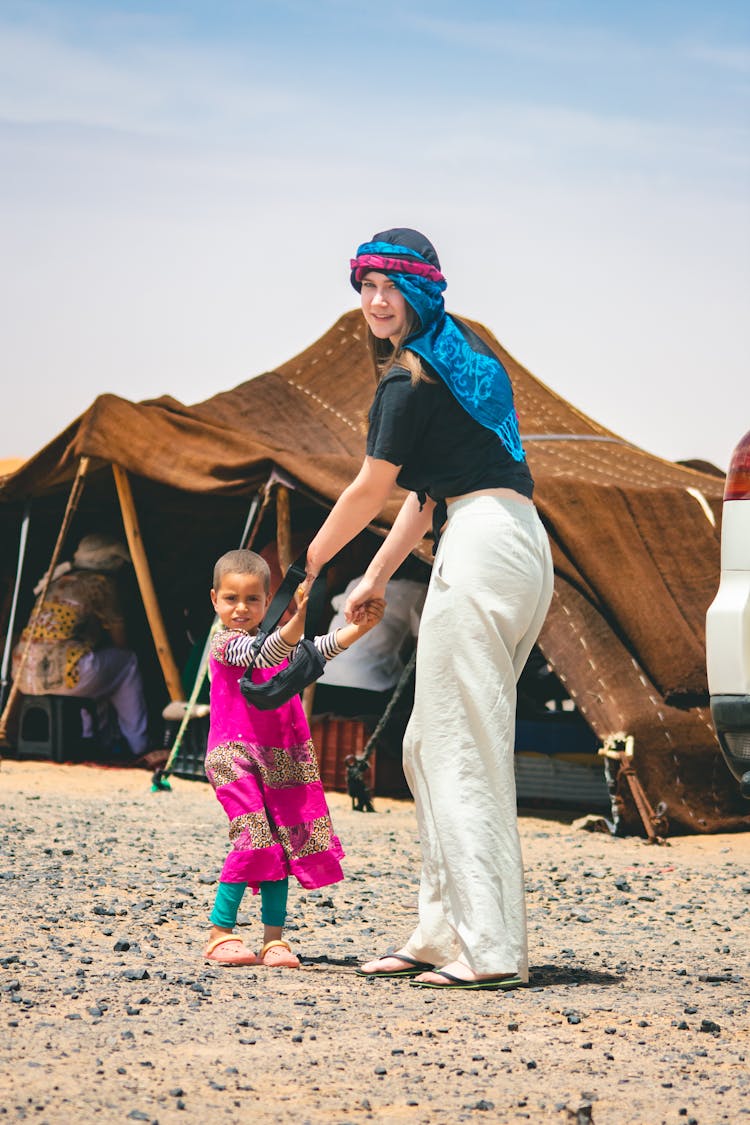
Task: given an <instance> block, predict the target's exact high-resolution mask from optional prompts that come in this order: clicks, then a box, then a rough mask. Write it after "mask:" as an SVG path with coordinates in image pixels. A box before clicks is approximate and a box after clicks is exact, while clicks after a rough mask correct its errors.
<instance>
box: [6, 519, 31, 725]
mask: <svg viewBox="0 0 750 1125" xmlns="http://www.w3.org/2000/svg"><path fill="white" fill-rule="evenodd" d="M30 519H31V501H30V500H28V501H27V502H26V506H25V508H24V510H23V520H22V521H21V534H20V536H19V539H18V565H17V566H16V582H15V586H14V587H13V600H12V602H11V605H10V613H9V615H8V629H7V632H6V635H5V648H4V649H3V663H2V669H1V670H0V708H2V706H3V704H4V703H5V699H6V692H7V689H8V669H9V668H10V654H11V652H12V651H13V630H14V629H15V627H16V610H17V609H18V594H19V591H20V588H21V575H22V574H23V564H24V559H25V558H26V541H27V539H28V536H29V520H30Z"/></svg>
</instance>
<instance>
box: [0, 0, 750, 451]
mask: <svg viewBox="0 0 750 1125" xmlns="http://www.w3.org/2000/svg"><path fill="white" fill-rule="evenodd" d="M749 140H750V6H749V5H748V4H747V3H746V2H744V0H743V2H739V0H738V2H734V0H702V2H697V0H679V2H678V0H674V2H672V0H669V2H661V0H643V2H642V0H630V2H628V3H621V2H619V0H611V2H608V3H602V2H601V0H595V2H594V0H586V2H584V0H523V2H521V0H518V2H507V3H506V2H504V0H462V2H461V3H456V2H455V0H450V2H447V0H409V2H408V3H404V0H378V3H377V4H374V5H373V4H353V3H352V2H351V0H315V3H311V2H310V0H274V2H273V3H269V2H268V0H265V2H259V0H192V2H191V0H132V2H128V3H111V2H108V0H77V2H76V0H39V2H37V0H0V260H1V261H2V268H1V269H0V328H1V331H0V355H1V357H2V372H3V374H2V388H3V390H2V410H0V459H1V458H5V457H13V456H18V457H26V456H30V455H32V454H33V453H35V452H37V451H38V450H39V449H41V448H42V447H43V446H44V445H45V444H46V443H47V442H48V441H50V440H51V439H52V438H53V437H54V436H55V435H56V434H57V433H58V432H59V431H60V430H61V429H63V428H64V427H65V426H66V425H67V424H68V423H69V422H71V421H72V420H73V419H74V418H75V417H76V416H77V415H78V414H79V413H81V412H82V411H83V410H85V409H86V408H87V407H88V406H89V405H90V404H91V402H93V400H94V399H95V397H96V396H97V395H99V394H102V393H105V392H112V393H115V394H118V395H121V396H123V397H125V398H129V399H133V400H140V399H144V398H152V397H156V396H158V395H160V394H171V395H173V396H174V397H176V398H178V399H180V400H181V401H182V402H185V403H195V402H200V401H202V400H203V399H206V398H209V397H210V396H211V395H213V394H215V393H216V392H218V391H221V390H227V389H229V388H231V387H233V386H236V385H237V384H238V383H241V382H243V381H244V380H246V379H249V378H252V377H253V376H255V375H258V374H260V373H262V372H263V371H267V370H270V369H272V368H273V367H274V366H275V365H278V364H280V363H282V362H284V361H286V360H287V359H290V358H291V357H293V356H294V355H296V354H297V353H299V352H301V351H303V350H304V349H305V348H306V347H307V346H309V345H310V344H311V343H313V342H314V341H315V340H316V339H318V338H319V337H320V336H321V335H323V333H324V332H325V331H326V330H327V329H328V328H329V327H330V326H331V325H332V324H333V323H334V321H335V320H336V319H337V318H338V317H339V316H340V315H341V314H342V313H344V312H346V311H347V310H349V309H351V308H353V307H355V306H356V304H357V300H358V299H357V295H356V293H355V292H354V290H353V289H351V287H350V285H349V280H348V261H349V258H350V257H351V256H352V254H353V253H354V252H355V250H356V247H357V245H358V244H359V243H361V242H364V241H367V240H369V239H370V237H371V236H372V235H373V234H374V233H375V232H376V231H379V230H384V229H387V228H389V227H394V226H411V227H416V228H417V229H419V230H421V231H423V232H424V233H425V234H427V235H428V236H429V237H430V238H431V240H432V241H433V242H434V244H435V246H436V247H437V249H438V253H439V255H440V258H441V262H442V266H443V271H444V273H445V275H446V277H447V280H448V288H447V291H446V294H445V299H446V305H447V307H448V309H449V310H450V311H452V312H455V313H457V314H459V315H462V316H467V317H471V318H473V319H476V320H479V321H481V322H482V323H484V324H485V325H486V326H487V327H488V328H490V329H491V330H492V331H493V332H494V334H495V335H496V336H497V337H498V339H500V340H501V342H502V343H503V345H504V346H505V347H506V348H507V349H508V350H509V351H510V352H511V353H512V354H513V355H514V356H515V358H516V359H518V360H519V361H520V362H521V363H523V364H524V365H525V366H526V367H527V368H529V370H531V371H532V372H533V373H534V374H535V375H536V376H537V377H538V378H539V379H541V380H542V381H543V382H544V383H545V384H546V385H547V386H549V387H551V388H552V389H553V390H554V391H556V392H557V393H558V394H561V395H563V396H564V397H565V398H567V399H569V400H570V401H571V402H572V403H573V404H574V405H575V406H577V407H578V408H579V409H580V410H582V411H584V412H585V413H586V414H589V415H590V416H591V417H593V418H595V419H597V420H598V421H600V422H601V423H603V424H604V425H606V426H608V427H609V428H610V429H612V430H614V431H615V432H617V433H619V434H621V435H622V436H623V437H625V438H626V439H628V440H629V441H632V442H635V443H636V444H637V445H639V446H641V447H642V448H644V449H646V450H648V451H649V452H651V453H655V454H657V455H658V456H660V457H664V458H667V459H669V460H683V459H691V458H698V459H703V460H708V461H711V462H713V463H714V464H716V465H718V466H719V467H720V468H722V469H726V468H727V465H728V462H729V459H730V456H731V451H732V449H733V447H734V445H735V444H736V443H737V442H738V441H739V439H740V437H741V436H742V435H743V434H744V433H745V432H746V431H747V430H748V429H749V428H750V143H748V142H749Z"/></svg>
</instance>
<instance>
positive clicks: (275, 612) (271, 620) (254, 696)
mask: <svg viewBox="0 0 750 1125" xmlns="http://www.w3.org/2000/svg"><path fill="white" fill-rule="evenodd" d="M305 559H306V555H300V557H299V558H298V559H297V560H296V562H294V563H292V565H291V566H290V567H289V570H288V571H287V572H286V574H285V576H284V580H283V582H282V583H281V585H280V586H279V588H278V590H277V591H276V594H275V595H274V599H273V601H272V602H271V604H270V606H269V607H268V612H267V613H266V616H265V617H264V618H263V623H262V625H261V627H260V629H259V630H258V633H257V634H256V636H255V637H254V639H253V647H252V653H253V656H252V661H251V663H250V665H249V666H248V668H246V669H245V672H244V674H243V676H242V679H241V680H240V691H241V692H242V694H243V695H244V697H245V699H246V700H247V701H248V703H251V704H252V705H253V707H257V708H258V710H259V711H273V710H275V709H276V708H277V707H281V705H282V704H283V703H287V702H288V701H289V700H290V699H293V698H294V696H295V695H300V693H301V692H303V691H304V690H305V688H306V687H307V686H308V685H309V684H312V683H314V682H315V681H316V680H317V679H319V678H320V677H321V676H322V675H323V669H324V668H325V666H326V661H325V658H324V657H323V655H322V654H321V653H320V651H319V650H318V649H317V648H316V647H315V645H314V643H313V641H312V637H313V635H314V630H315V625H316V624H317V620H318V617H319V614H320V610H321V609H322V606H323V601H324V600H325V592H326V585H325V580H324V578H323V577H322V575H318V577H317V578H316V579H315V582H314V583H313V587H312V590H311V591H310V598H309V601H308V607H307V617H306V619H305V635H304V637H303V638H302V640H301V641H299V643H298V644H297V645H296V646H295V649H294V653H293V656H292V658H291V660H290V661H289V663H288V665H287V667H286V668H282V669H281V671H280V672H277V673H276V675H275V676H272V678H271V679H270V680H266V682H265V683H262V684H256V683H253V677H252V672H253V667H254V665H255V661H256V659H257V656H258V653H259V652H260V649H261V646H262V644H263V642H264V641H265V639H266V637H268V636H269V634H271V633H272V632H273V631H274V629H275V628H276V626H277V625H278V623H279V621H280V620H281V618H282V616H283V614H284V611H285V609H286V608H287V606H288V605H289V602H290V601H291V599H292V595H293V593H294V591H295V590H296V589H297V587H298V586H299V584H300V582H304V580H305Z"/></svg>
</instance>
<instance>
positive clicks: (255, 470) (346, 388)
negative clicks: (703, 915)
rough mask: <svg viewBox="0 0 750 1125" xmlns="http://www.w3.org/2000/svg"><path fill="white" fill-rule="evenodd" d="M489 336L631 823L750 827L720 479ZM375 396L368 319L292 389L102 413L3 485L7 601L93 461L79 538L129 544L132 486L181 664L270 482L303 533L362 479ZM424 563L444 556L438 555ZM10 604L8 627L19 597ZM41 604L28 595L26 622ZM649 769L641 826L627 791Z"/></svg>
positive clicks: (561, 647) (553, 617) (273, 381)
mask: <svg viewBox="0 0 750 1125" xmlns="http://www.w3.org/2000/svg"><path fill="white" fill-rule="evenodd" d="M473 326H474V327H475V328H476V330H477V331H479V332H480V333H481V334H482V335H484V336H485V338H487V339H488V340H489V341H490V342H491V344H492V345H493V346H494V347H495V348H497V351H498V354H499V355H500V356H501V357H502V360H503V362H504V363H505V365H506V367H507V369H508V371H509V373H510V375H511V378H512V380H513V384H514V388H515V396H516V405H517V409H518V413H519V416H520V420H521V430H522V434H523V436H524V442H525V446H526V450H527V454H528V459H529V463H530V466H531V470H532V472H533V475H534V478H535V481H536V492H535V498H536V502H537V505H538V507H539V511H540V513H541V516H542V518H543V520H544V522H545V525H546V527H547V529H548V531H549V534H550V538H551V541H552V546H553V553H554V561H555V576H556V580H555V594H554V599H553V603H552V607H551V610H550V613H549V616H548V619H547V622H546V624H545V626H544V630H543V633H542V636H541V638H540V644H539V647H540V648H541V650H542V653H543V655H544V657H545V658H546V660H547V661H548V663H549V665H550V666H551V667H552V669H553V670H554V672H555V673H556V675H557V677H558V678H559V680H560V681H561V682H562V684H563V685H564V688H565V689H566V691H567V692H568V694H569V695H570V697H571V698H572V699H573V700H574V702H575V704H576V706H577V708H578V709H579V711H580V713H581V714H582V715H583V716H584V717H585V719H586V721H587V722H588V724H589V725H590V727H591V728H592V730H593V731H594V733H595V735H596V736H597V737H598V739H600V740H601V742H602V744H606V745H608V746H609V747H610V750H611V753H612V754H613V755H615V759H616V764H617V765H618V766H619V767H621V768H620V780H619V783H618V799H619V802H620V812H621V815H622V818H623V823H624V824H625V825H627V826H629V827H631V828H632V830H634V831H638V830H642V822H643V823H645V820H644V817H645V819H646V820H647V819H648V818H649V817H651V814H652V813H653V817H651V822H652V825H653V826H655V827H654V831H656V829H657V828H658V827H659V826H663V827H664V828H666V826H667V825H668V830H669V831H670V832H680V831H682V832H717V831H727V830H741V829H746V828H748V827H750V810H748V807H747V805H746V804H745V803H744V802H743V801H742V799H741V798H740V796H739V794H738V791H737V786H736V783H735V782H734V780H733V779H732V777H731V775H730V774H729V772H728V770H727V769H726V767H725V765H724V762H723V759H722V757H721V755H720V753H719V751H718V745H717V742H716V738H715V735H714V731H713V727H712V723H711V716H710V711H709V709H708V705H707V704H708V696H707V686H706V670H705V649H704V619H705V613H706V609H707V607H708V605H709V603H710V601H711V599H712V598H713V596H714V593H715V591H716V588H717V584H718V576H719V537H720V521H721V501H722V491H723V481H722V479H721V478H720V477H718V476H717V475H716V474H715V473H712V472H704V471H701V470H700V469H695V468H689V467H686V466H683V465H678V464H673V463H671V462H667V461H663V460H660V459H659V458H657V457H654V456H651V455H649V454H647V453H645V452H644V451H643V450H641V449H639V448H637V447H636V446H634V445H632V444H630V443H628V442H627V441H625V440H623V439H622V438H620V437H618V436H617V434H615V433H612V432H611V431H609V430H607V429H605V428H604V427H603V426H601V425H599V424H598V423H597V422H595V421H593V420H592V419H591V418H588V417H587V416H586V415H585V414H582V413H581V412H580V411H579V410H577V409H576V408H575V407H574V406H572V405H571V404H570V403H569V402H566V401H565V399H563V398H561V397H560V396H559V395H557V394H555V393H554V392H553V391H551V390H550V389H549V388H548V387H546V386H545V385H544V384H543V383H541V382H540V381H539V380H538V379H536V378H535V377H534V376H533V375H531V373H530V372H529V371H527V370H526V369H525V368H524V367H522V366H521V364H519V363H518V362H517V361H516V360H515V359H514V358H513V357H512V356H510V355H509V354H508V353H507V352H506V351H505V349H504V348H503V347H502V346H501V345H500V344H499V343H498V342H497V340H496V339H495V338H494V337H493V336H492V334H491V333H490V332H488V331H487V329H485V328H483V327H482V326H481V325H477V324H474V325H473ZM372 392H373V377H372V373H371V369H370V366H369V360H368V357H367V352H366V347H365V341H364V335H363V331H362V326H361V316H360V314H359V312H357V311H353V312H349V313H347V314H345V315H344V316H342V317H341V319H340V320H339V321H338V322H337V323H336V324H334V325H333V327H332V328H330V329H329V331H327V332H326V333H325V335H324V336H323V337H322V338H321V339H320V340H318V341H317V342H316V343H314V344H313V345H312V346H311V347H309V348H308V349H307V350H305V351H304V352H302V353H301V354H300V355H298V356H296V357H295V358H294V359H291V360H289V361H288V362H287V363H285V364H283V365H282V366H281V367H279V368H278V369H277V370H276V371H272V372H269V373H267V374H264V375H261V376H258V377H257V378H255V379H252V380H250V381H248V382H246V383H243V384H241V385H240V386H238V387H236V388H235V389H234V390H230V391H225V392H222V393H220V394H217V395H215V396H214V397H213V398H210V399H208V400H207V401H205V402H203V403H199V404H198V405H195V406H184V405H183V404H182V403H180V402H178V401H176V400H175V399H173V398H169V397H163V398H158V399H154V400H151V401H148V402H142V403H133V402H129V401H127V400H125V399H122V398H119V397H117V396H115V395H102V396H101V397H99V398H97V399H96V400H95V402H94V403H93V405H92V406H91V407H90V409H89V410H87V411H86V413H85V414H83V415H82V416H81V417H80V418H78V419H77V420H76V421H75V422H73V423H72V424H71V425H70V426H68V427H67V429H65V430H64V431H63V432H62V433H61V434H60V435H59V436H58V437H57V438H56V439H55V440H54V441H52V442H51V443H50V444H49V445H48V446H47V447H45V448H44V449H43V450H42V451H41V452H40V453H39V454H37V455H36V456H35V457H33V458H31V459H30V460H29V461H27V462H26V463H25V464H24V465H23V466H22V468H21V469H20V470H19V471H17V472H16V473H15V474H13V475H11V476H9V477H6V478H5V479H4V480H3V481H2V483H0V521H2V523H1V526H2V530H3V534H2V555H1V556H0V566H1V567H2V582H3V587H2V588H3V589H4V590H9V589H11V588H12V585H13V574H14V570H15V565H16V555H17V544H18V527H19V522H20V519H21V516H22V513H23V511H24V505H27V504H29V502H30V503H31V508H32V518H31V521H30V533H29V560H30V561H29V562H28V564H27V566H26V572H25V573H26V575H27V577H26V576H25V578H24V582H25V584H26V586H28V587H30V586H32V585H33V583H34V581H36V579H37V578H38V576H39V575H40V574H41V573H42V572H43V571H44V569H45V568H46V566H47V565H48V563H49V555H50V548H51V545H52V543H54V541H55V535H56V534H57V530H59V525H60V518H61V513H62V511H63V508H64V507H65V504H66V500H67V499H68V496H69V491H70V487H71V482H72V481H73V480H74V479H75V477H76V473H77V472H79V470H80V466H81V464H82V459H84V461H85V464H86V465H87V467H88V472H87V480H88V483H87V485H86V488H85V490H84V491H83V493H82V495H81V498H80V500H78V510H77V512H76V514H75V517H74V524H75V521H78V522H79V525H80V528H81V530H87V529H88V528H89V527H91V526H92V525H95V526H98V527H107V528H112V529H114V527H115V525H114V524H113V520H116V521H118V522H117V524H116V526H117V527H118V528H119V526H120V525H119V514H118V507H117V503H116V492H115V487H114V485H113V467H115V473H116V474H119V476H118V481H119V484H118V489H117V494H118V495H119V499H120V501H121V503H122V502H123V499H124V497H123V488H122V487H121V486H122V484H123V481H124V482H125V483H126V486H127V487H126V493H127V492H128V490H129V491H130V499H131V501H132V507H133V510H134V512H136V513H137V517H138V520H139V525H138V535H139V536H140V537H141V539H142V542H143V545H144V546H145V554H146V556H147V557H148V560H149V562H150V567H151V575H152V578H153V588H154V590H155V596H156V598H157V600H158V603H159V608H160V611H161V614H162V616H163V621H164V628H165V635H166V641H165V644H169V643H170V640H171V645H172V646H173V647H174V648H176V649H177V650H179V648H180V642H179V637H180V636H181V635H182V632H183V624H184V621H183V618H184V614H185V607H186V606H190V605H192V604H199V605H205V604H206V591H207V587H208V585H209V584H210V583H209V579H210V566H211V562H212V560H213V559H214V558H215V557H216V555H217V554H218V553H220V552H221V551H222V550H226V549H229V548H231V547H234V546H236V545H237V543H238V540H239V537H240V535H241V533H242V528H243V526H244V524H245V520H246V515H247V509H248V505H249V503H250V501H251V499H252V498H253V496H255V495H256V494H258V493H259V490H263V489H264V487H265V486H266V485H267V483H268V481H269V479H276V480H282V481H283V482H284V484H285V485H286V486H288V488H289V490H290V491H289V495H290V497H291V501H290V502H291V517H292V527H293V529H294V530H295V531H296V532H297V533H299V535H301V536H302V537H304V536H305V535H311V534H312V532H313V531H314V530H315V528H316V527H317V526H318V525H319V523H320V522H321V521H322V518H323V517H324V515H325V509H326V508H327V507H330V505H331V504H332V503H333V502H334V501H335V500H336V498H337V497H338V496H339V494H340V492H341V491H342V489H343V488H344V487H345V485H346V484H347V483H348V482H349V481H350V480H351V479H352V477H353V475H354V473H355V472H356V470H357V468H358V465H359V464H360V462H361V459H362V456H363V451H364V434H365V425H366V415H367V409H368V405H369V402H370V399H371V397H372ZM86 459H87V460H86ZM118 467H119V468H118ZM267 493H268V489H267V488H266V489H265V493H264V495H267ZM125 499H127V495H126V496H125ZM397 504H398V497H396V496H394V499H393V501H392V502H391V503H390V504H389V506H388V507H387V509H386V511H385V512H384V513H383V516H382V518H381V520H380V521H379V523H378V524H377V525H376V528H375V530H378V531H380V532H381V533H382V531H384V530H385V529H387V527H388V525H389V523H390V521H391V520H392V518H393V516H394V514H395V511H396V510H397ZM68 506H69V507H70V504H69V505H68ZM123 510H124V509H123ZM35 529H36V530H35ZM73 531H75V526H74V528H73ZM72 533H73V532H71V534H72ZM131 546H132V543H131ZM423 554H424V557H425V558H429V555H430V551H429V544H427V543H426V544H425V545H424V551H423ZM5 602H6V605H5V610H4V616H3V621H4V622H5V621H7V612H8V605H9V604H10V595H9V594H7V595H6V597H5ZM22 604H23V599H22ZM30 604H31V602H30V594H27V596H26V602H25V608H26V612H28V609H29V608H30ZM22 619H23V617H22V615H21V620H22ZM207 620H208V619H207ZM156 647H157V649H158V648H159V640H158V638H157V646H156ZM178 655H180V653H179V651H178ZM163 666H164V665H163V664H162V667H163ZM170 691H171V693H172V694H173V695H174V694H175V691H176V688H174V687H172V688H170ZM613 760H614V759H613ZM633 768H634V769H635V775H636V778H637V782H640V786H641V787H642V797H643V800H644V801H645V808H646V813H645V814H644V807H643V803H642V802H641V805H642V807H641V808H640V811H639V808H638V801H637V798H638V786H637V784H636V785H634V786H632V785H631V783H630V781H629V780H628V777H629V776H630V777H632V776H633V774H632V771H633Z"/></svg>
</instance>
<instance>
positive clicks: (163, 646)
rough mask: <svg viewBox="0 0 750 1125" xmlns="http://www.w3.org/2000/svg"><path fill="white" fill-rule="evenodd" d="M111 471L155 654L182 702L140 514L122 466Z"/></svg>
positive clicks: (171, 690) (173, 695)
mask: <svg viewBox="0 0 750 1125" xmlns="http://www.w3.org/2000/svg"><path fill="white" fill-rule="evenodd" d="M112 472H113V473H114V477H115V485H116V486H117V496H118V499H119V501H120V511H121V512H122V522H123V524H124V526H125V534H126V536H127V539H128V547H129V548H130V557H131V558H132V560H133V566H134V567H135V573H136V577H137V578H138V587H139V589H140V591H141V597H142V598H143V605H144V608H145V610H146V617H147V618H148V623H149V626H150V627H151V636H152V637H153V640H154V646H155V648H156V655H157V656H158V658H159V663H160V665H161V670H162V674H163V675H164V682H165V683H166V685H167V691H168V692H169V698H170V699H171V700H180V699H182V697H183V694H184V693H183V688H182V680H181V679H180V673H179V671H178V670H177V665H176V664H175V661H174V657H173V656H172V649H171V648H170V645H169V638H168V637H167V631H166V629H165V628H164V618H163V617H162V615H161V609H160V608H159V602H158V601H157V598H156V591H155V590H154V583H153V580H152V578H151V568H150V567H149V565H148V559H147V557H146V552H145V550H144V547H143V539H142V537H141V530H140V526H139V524H138V515H137V513H136V510H135V503H134V501H133V492H132V489H131V487H130V480H129V478H128V474H127V473H126V471H125V469H123V468H122V466H121V465H114V464H113V465H112Z"/></svg>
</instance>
